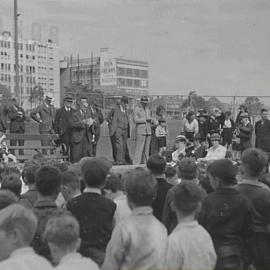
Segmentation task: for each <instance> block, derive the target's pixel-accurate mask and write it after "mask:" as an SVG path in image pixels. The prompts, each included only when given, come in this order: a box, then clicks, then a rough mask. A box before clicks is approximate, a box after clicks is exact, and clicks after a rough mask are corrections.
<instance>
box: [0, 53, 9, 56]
mask: <svg viewBox="0 0 270 270" xmlns="http://www.w3.org/2000/svg"><path fill="white" fill-rule="evenodd" d="M1 56H9V55H8V53H7V52H1Z"/></svg>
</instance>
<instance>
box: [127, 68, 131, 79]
mask: <svg viewBox="0 0 270 270" xmlns="http://www.w3.org/2000/svg"><path fill="white" fill-rule="evenodd" d="M127 76H129V77H131V76H132V69H131V68H127Z"/></svg>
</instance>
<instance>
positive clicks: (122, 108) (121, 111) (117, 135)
mask: <svg viewBox="0 0 270 270" xmlns="http://www.w3.org/2000/svg"><path fill="white" fill-rule="evenodd" d="M127 104H128V98H127V97H125V96H123V97H122V98H121V101H120V103H118V104H117V105H116V106H115V108H114V109H113V110H112V111H111V113H110V114H109V116H108V119H107V121H108V124H109V132H110V136H111V142H112V146H113V151H115V153H114V154H115V157H114V158H115V161H116V162H117V163H118V164H123V163H125V160H126V151H127V150H126V149H127V139H128V137H129V128H130V127H129V120H128V114H127Z"/></svg>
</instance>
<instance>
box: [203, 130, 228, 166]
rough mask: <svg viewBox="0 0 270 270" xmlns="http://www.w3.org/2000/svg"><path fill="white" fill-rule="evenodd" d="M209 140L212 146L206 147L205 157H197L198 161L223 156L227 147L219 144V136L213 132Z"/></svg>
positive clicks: (211, 159)
mask: <svg viewBox="0 0 270 270" xmlns="http://www.w3.org/2000/svg"><path fill="white" fill-rule="evenodd" d="M210 140H211V143H212V146H211V147H210V148H209V149H208V151H207V155H206V157H204V158H199V159H198V161H213V160H217V159H222V158H225V156H226V152H227V149H226V147H224V146H222V145H221V144H220V141H221V136H220V135H219V134H218V133H213V134H211V137H210Z"/></svg>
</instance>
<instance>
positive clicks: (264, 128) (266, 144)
mask: <svg viewBox="0 0 270 270" xmlns="http://www.w3.org/2000/svg"><path fill="white" fill-rule="evenodd" d="M255 135H256V144H255V146H256V147H258V148H260V149H261V150H263V151H265V152H270V120H269V119H268V111H267V109H262V110H261V120H259V121H257V122H256V123H255Z"/></svg>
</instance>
